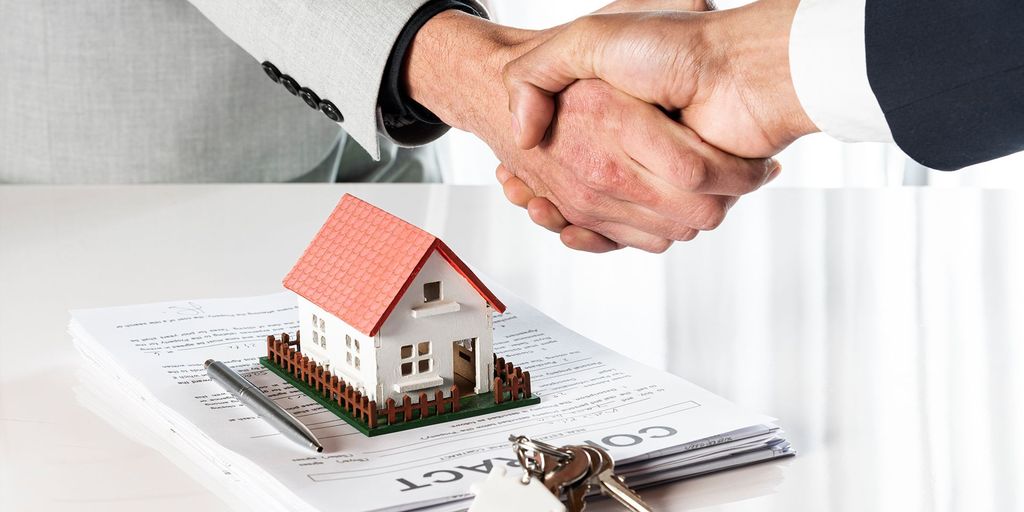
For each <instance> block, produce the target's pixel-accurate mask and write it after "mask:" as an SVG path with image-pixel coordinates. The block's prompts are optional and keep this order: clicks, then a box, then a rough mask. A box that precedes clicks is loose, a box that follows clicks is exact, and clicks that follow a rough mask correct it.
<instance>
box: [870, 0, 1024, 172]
mask: <svg viewBox="0 0 1024 512" xmlns="http://www.w3.org/2000/svg"><path fill="white" fill-rule="evenodd" d="M866 5H867V7H866V12H865V28H864V37H865V45H866V55H867V70H868V80H869V81H870V83H871V88H872V90H873V91H874V93H875V96H876V97H877V98H878V102H879V104H880V105H881V107H882V111H883V112H884V113H885V118H886V121H887V122H888V123H889V127H890V129H891V130H892V134H893V138H894V139H895V141H896V143H897V144H898V145H899V146H900V149H902V150H903V151H904V152H906V153H907V154H908V155H910V157H911V158H913V159H914V160H917V161H918V162H920V163H922V164H923V165H925V166H927V167H931V168H933V169H941V170H954V169H959V168H961V167H965V166H968V165H971V164H975V163H978V162H984V161H986V160H992V159H994V158H998V157H1001V156H1005V155H1008V154H1011V153H1016V152H1018V151H1022V150H1024V0H969V1H966V2H965V1H963V0H867V4H866Z"/></svg>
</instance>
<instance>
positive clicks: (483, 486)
mask: <svg viewBox="0 0 1024 512" xmlns="http://www.w3.org/2000/svg"><path fill="white" fill-rule="evenodd" d="M505 473H506V470H505V467H504V466H494V468H492V469H491V472H490V473H489V474H488V475H487V478H486V479H485V480H484V481H482V482H476V483H474V484H473V485H471V486H469V491H470V492H472V493H473V494H474V495H476V498H474V499H473V504H472V505H470V506H469V512H566V510H565V505H563V504H562V501H561V500H559V499H558V498H556V497H555V495H554V494H551V493H550V492H549V491H548V489H547V487H544V484H542V483H540V481H538V480H537V479H535V478H531V479H530V482H529V483H527V484H524V483H523V481H522V480H520V479H519V478H510V477H507V476H505Z"/></svg>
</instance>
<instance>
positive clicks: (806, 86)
mask: <svg viewBox="0 0 1024 512" xmlns="http://www.w3.org/2000/svg"><path fill="white" fill-rule="evenodd" d="M865 2H866V0H802V1H801V2H800V5H799V7H797V11H796V16H795V17H794V18H793V28H792V30H791V32H790V41H789V61H790V64H789V66H790V73H791V74H792V77H793V86H794V87H795V88H796V95H797V98H798V99H799V100H800V104H801V105H802V106H803V108H804V112H806V113H807V116H808V117H810V119H811V121H813V122H814V124H815V125H817V127H818V128H819V129H821V130H822V131H823V132H825V133H827V134H829V135H831V136H832V137H834V138H836V139H839V140H842V141H847V142H868V141H871V142H892V132H891V131H890V130H889V125H888V123H886V121H885V115H883V114H882V109H881V107H879V105H878V99H877V98H875V94H874V93H873V92H872V91H871V84H870V83H869V82H868V72H867V60H866V58H865V56H864V8H865Z"/></svg>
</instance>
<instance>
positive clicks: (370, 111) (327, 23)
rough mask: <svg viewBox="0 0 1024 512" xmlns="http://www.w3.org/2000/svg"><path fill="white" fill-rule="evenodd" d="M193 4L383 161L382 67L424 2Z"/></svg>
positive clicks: (199, 0) (240, 0)
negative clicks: (331, 109)
mask: <svg viewBox="0 0 1024 512" xmlns="http://www.w3.org/2000/svg"><path fill="white" fill-rule="evenodd" d="M190 1H191V2H192V4H193V5H194V6H195V7H196V8H198V9H199V11H200V12H202V13H203V15H205V16H206V17H207V18H208V19H209V20H210V21H212V22H213V23H214V25H216V26H217V27H218V28H219V29H220V30H221V31H223V32H224V33H225V34H227V36H228V37H230V38H231V39H232V40H234V41H235V43H237V44H238V45H239V46H241V47H242V49H244V50H245V51H246V52H248V53H249V54H250V55H252V56H253V57H254V58H255V59H256V63H255V64H254V65H256V66H258V65H259V63H260V62H264V61H269V62H271V63H273V64H274V65H275V66H276V67H277V68H278V69H279V70H280V72H281V73H282V74H287V75H289V76H291V77H292V78H294V79H295V80H296V81H297V82H298V83H299V84H300V85H302V86H304V87H308V88H309V89H310V90H312V91H314V92H315V93H316V94H317V95H318V96H319V97H320V98H321V99H324V100H329V101H331V102H332V103H334V104H335V105H336V106H337V107H338V110H339V111H340V112H341V114H342V115H343V116H344V121H342V122H341V123H340V125H341V127H342V128H343V129H345V131H347V132H348V133H349V135H351V136H352V138H353V139H355V140H356V142H358V143H359V144H360V145H361V146H362V147H363V148H365V149H366V151H367V152H368V153H369V154H370V155H372V156H373V157H374V159H378V158H380V147H379V144H378V140H377V135H378V133H379V132H382V131H383V126H381V124H380V119H381V117H380V114H379V107H378V97H377V96H378V91H379V90H380V84H381V79H382V77H383V75H384V68H385V66H386V65H387V62H388V57H389V56H390V54H391V48H392V46H393V45H394V43H395V40H396V39H397V38H398V35H399V33H400V32H401V31H402V28H403V27H404V26H405V24H406V23H407V22H408V20H409V19H410V18H411V17H412V15H413V14H414V13H415V12H416V10H417V9H419V8H420V7H421V6H422V5H423V4H425V3H427V2H428V1H429V0H322V1H315V0H314V1H306V2H295V1H294V0H190ZM282 94H287V93H286V92H284V91H283V90H282ZM253 108H260V106H259V105H253Z"/></svg>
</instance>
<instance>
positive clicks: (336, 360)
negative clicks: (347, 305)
mask: <svg viewBox="0 0 1024 512" xmlns="http://www.w3.org/2000/svg"><path fill="white" fill-rule="evenodd" d="M298 305H299V330H300V332H302V353H303V354H305V355H306V356H308V357H309V358H310V359H313V360H315V361H316V362H318V363H320V364H321V365H324V366H328V365H329V369H330V370H331V372H332V373H333V374H334V375H337V376H338V377H339V378H341V379H344V380H345V382H348V383H349V384H351V385H352V386H354V387H355V388H356V389H357V390H359V391H360V392H361V393H363V394H364V395H369V396H370V399H371V400H374V399H375V397H374V396H373V395H372V393H370V392H371V391H373V390H375V389H376V388H377V372H376V371H375V368H376V366H377V361H376V353H375V351H374V338H371V337H369V336H367V335H365V334H363V333H361V332H359V331H357V330H356V329H355V328H353V327H352V326H350V325H348V324H347V323H345V322H344V321H342V320H341V319H340V318H338V317H336V316H334V315H332V314H330V313H328V312H326V311H324V310H323V308H321V307H320V306H317V305H316V304H313V303H312V302H310V301H308V300H306V299H305V298H303V297H302V296H298ZM313 315H316V317H317V319H318V322H319V320H320V319H323V321H324V330H323V331H321V330H320V328H319V325H318V326H317V328H316V331H317V332H318V333H321V334H324V335H325V336H326V345H327V348H326V350H325V349H324V348H322V347H321V346H320V345H319V344H317V343H314V342H313ZM346 334H347V335H349V336H350V337H351V338H352V339H353V340H358V341H359V352H358V356H359V369H358V370H357V369H356V368H355V367H354V366H353V365H351V364H349V363H348V362H347V361H346V357H345V356H346V352H347V351H348V348H347V347H346V345H345V335H346ZM353 353H354V349H353Z"/></svg>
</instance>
